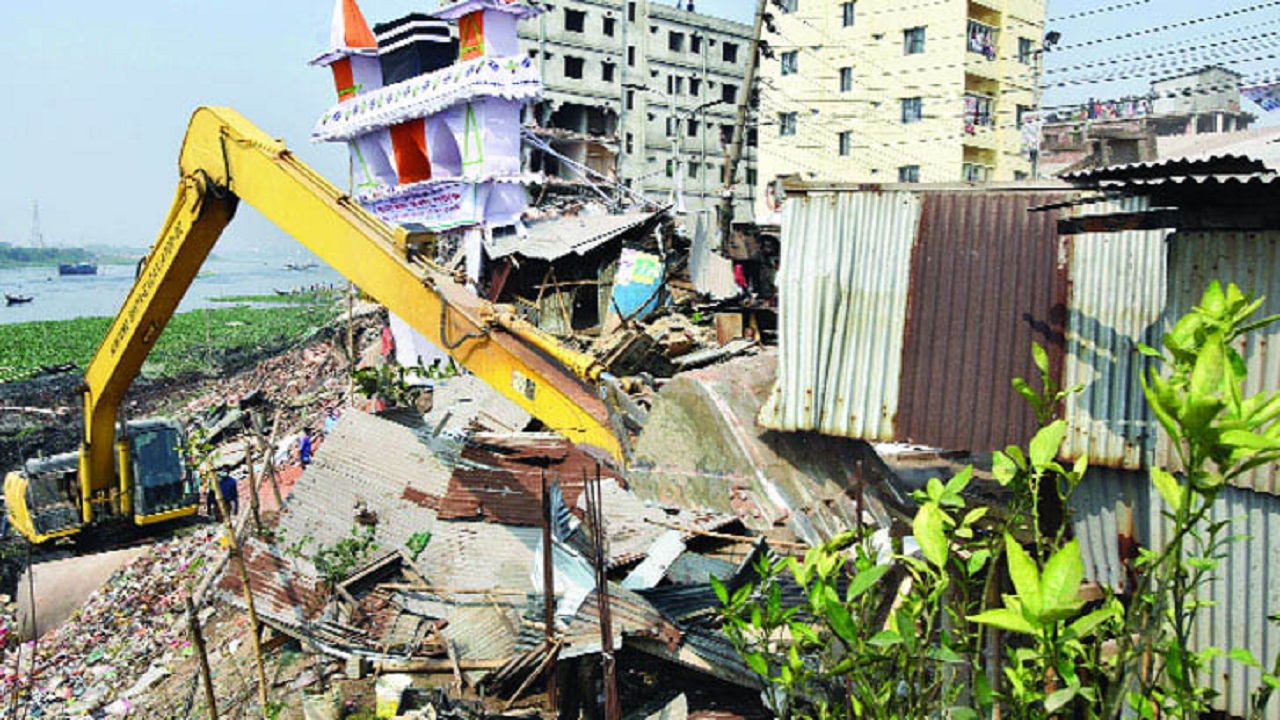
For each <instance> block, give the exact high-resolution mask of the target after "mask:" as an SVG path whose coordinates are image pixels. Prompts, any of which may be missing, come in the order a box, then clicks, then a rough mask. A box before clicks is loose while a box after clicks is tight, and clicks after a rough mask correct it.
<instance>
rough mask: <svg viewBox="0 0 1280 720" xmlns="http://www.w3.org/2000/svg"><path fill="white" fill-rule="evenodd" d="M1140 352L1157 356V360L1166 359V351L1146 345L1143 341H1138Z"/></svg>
mask: <svg viewBox="0 0 1280 720" xmlns="http://www.w3.org/2000/svg"><path fill="white" fill-rule="evenodd" d="M1138 352H1140V353H1142V354H1143V355H1146V356H1147V357H1151V358H1156V359H1157V360H1163V359H1164V353H1162V352H1160V351H1159V350H1157V349H1155V348H1153V347H1151V346H1150V345H1144V344H1142V343H1138Z"/></svg>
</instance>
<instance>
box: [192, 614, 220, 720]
mask: <svg viewBox="0 0 1280 720" xmlns="http://www.w3.org/2000/svg"><path fill="white" fill-rule="evenodd" d="M186 601H187V630H188V631H189V632H190V633H191V644H192V645H195V647H196V657H197V658H199V659H200V679H201V680H202V681H203V682H204V704H205V706H206V707H208V708H209V720H218V701H217V699H216V698H215V697H214V695H213V674H212V673H211V672H209V653H208V651H207V650H205V647H204V633H203V632H201V630H200V618H199V616H197V615H196V604H195V603H193V602H191V596H190V595H188V596H187V597H186Z"/></svg>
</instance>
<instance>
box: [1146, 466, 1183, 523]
mask: <svg viewBox="0 0 1280 720" xmlns="http://www.w3.org/2000/svg"><path fill="white" fill-rule="evenodd" d="M1151 484H1153V485H1155V486H1156V491H1157V492H1159V493H1160V497H1161V498H1163V499H1164V504H1165V505H1168V506H1169V509H1170V510H1172V511H1173V512H1174V513H1178V512H1181V511H1182V485H1181V483H1179V482H1178V479H1177V478H1175V477H1174V476H1173V475H1171V474H1170V473H1169V472H1168V471H1166V470H1165V469H1164V468H1159V467H1153V468H1151Z"/></svg>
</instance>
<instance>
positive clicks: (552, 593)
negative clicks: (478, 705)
mask: <svg viewBox="0 0 1280 720" xmlns="http://www.w3.org/2000/svg"><path fill="white" fill-rule="evenodd" d="M549 490H550V488H549V485H548V484H547V469H546V468H542V597H543V605H542V618H543V622H544V623H545V624H546V628H545V636H546V642H547V647H548V648H550V647H552V643H553V642H554V641H555V637H556V572H555V544H554V543H553V542H552V541H551V523H552V517H551V493H550V491H549ZM516 696H517V697H518V696H519V693H517V695H516ZM558 700H559V699H558V698H557V697H556V664H555V652H553V653H552V655H551V669H550V671H548V672H547V705H548V706H549V707H550V709H551V715H552V716H553V717H554V716H555V715H556V706H557V705H558V704H559V703H558Z"/></svg>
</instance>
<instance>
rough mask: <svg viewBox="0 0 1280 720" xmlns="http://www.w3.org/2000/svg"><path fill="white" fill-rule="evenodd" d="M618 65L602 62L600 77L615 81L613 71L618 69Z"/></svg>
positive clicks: (606, 80)
mask: <svg viewBox="0 0 1280 720" xmlns="http://www.w3.org/2000/svg"><path fill="white" fill-rule="evenodd" d="M617 67H618V66H617V65H614V64H613V63H611V62H607V63H603V64H601V65H600V79H601V80H604V81H605V82H613V72H614V70H616V69H617Z"/></svg>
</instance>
